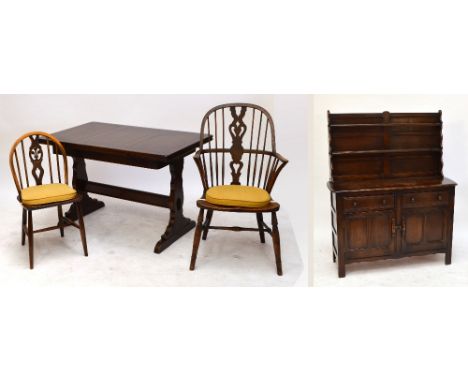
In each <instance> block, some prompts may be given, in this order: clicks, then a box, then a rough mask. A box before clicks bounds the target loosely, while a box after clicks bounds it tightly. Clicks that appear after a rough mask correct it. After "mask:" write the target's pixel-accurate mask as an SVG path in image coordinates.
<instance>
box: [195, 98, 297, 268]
mask: <svg viewBox="0 0 468 382" xmlns="http://www.w3.org/2000/svg"><path fill="white" fill-rule="evenodd" d="M206 134H208V135H212V136H213V139H212V141H209V142H208V144H207V146H208V147H206V146H205V145H204V143H205V142H204V141H203V137H204V136H205V135H206ZM194 160H195V162H196V164H197V167H198V170H199V172H200V176H201V180H202V183H203V195H202V198H201V199H199V200H198V201H197V206H198V207H199V209H200V211H199V214H198V220H197V225H196V228H195V235H194V240H193V252H192V258H191V262H190V270H194V269H195V262H196V260H197V252H198V247H199V245H200V239H201V238H203V240H206V239H207V236H208V232H209V230H210V229H220V230H231V231H258V232H259V235H260V242H261V243H265V232H267V233H268V234H270V235H271V237H272V240H273V248H274V253H275V259H276V270H277V274H278V275H279V276H281V275H282V274H283V270H282V264H281V248H280V235H279V230H278V219H277V216H276V213H277V211H278V210H279V208H280V205H279V203H277V202H275V201H273V200H272V199H271V196H270V194H271V191H272V189H273V186H274V184H275V181H276V179H277V177H278V175H279V173H280V172H281V170H282V169H283V168H284V166H285V165H286V164H287V163H288V161H287V159H285V158H283V157H282V156H281V155H279V154H278V153H277V152H276V145H275V129H274V124H273V119H272V117H271V115H270V114H269V113H268V111H267V110H265V109H264V108H262V107H260V106H257V105H253V104H247V103H230V104H224V105H219V106H216V107H214V108H212V109H211V110H209V111H208V112H207V113H206V114H205V116H204V118H203V120H202V124H201V132H200V146H199V149H198V151H197V152H196V153H195V156H194ZM205 210H206V217H205V216H204V215H205ZM214 211H220V212H239V213H254V214H256V220H257V228H245V227H225V226H212V225H211V220H212V218H213V213H214ZM264 213H271V223H272V227H271V228H270V227H269V226H268V225H267V224H266V223H265V222H264V221H263V214H264Z"/></svg>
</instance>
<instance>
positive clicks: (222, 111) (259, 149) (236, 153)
mask: <svg viewBox="0 0 468 382" xmlns="http://www.w3.org/2000/svg"><path fill="white" fill-rule="evenodd" d="M207 134H209V135H212V136H213V139H212V140H211V141H210V142H208V143H207V144H204V143H203V137H204V136H205V135H207ZM199 153H200V157H201V162H202V166H203V170H204V177H205V179H204V182H203V183H204V187H205V189H206V188H207V187H213V186H220V185H224V184H234V185H246V186H254V187H260V188H265V189H267V188H268V184H269V178H270V175H272V173H273V172H274V171H275V169H276V167H277V166H278V163H277V158H276V155H275V154H276V145H275V128H274V123H273V118H272V117H271V115H270V113H269V112H268V111H267V110H265V109H264V108H263V107H260V106H258V105H253V104H249V103H229V104H224V105H219V106H216V107H214V108H212V109H211V110H209V111H208V112H207V113H206V114H205V116H204V118H203V120H202V124H201V134H200V150H199Z"/></svg>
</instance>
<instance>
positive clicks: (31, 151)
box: [10, 131, 68, 196]
mask: <svg viewBox="0 0 468 382" xmlns="http://www.w3.org/2000/svg"><path fill="white" fill-rule="evenodd" d="M59 155H61V156H62V165H61V164H60V159H59ZM45 157H47V159H46V160H45V161H44V158H45ZM54 157H55V158H54ZM44 162H45V163H44ZM43 164H44V167H43ZM10 169H11V174H12V175H13V180H14V181H15V185H16V189H17V190H18V194H19V195H20V196H21V190H22V189H23V188H27V187H30V186H34V185H37V186H39V185H42V184H43V183H44V182H46V183H47V179H49V180H50V182H49V183H65V184H68V166H67V154H66V152H65V149H64V147H63V146H62V144H61V143H60V142H59V141H58V140H57V138H55V137H53V136H52V135H50V134H48V133H44V132H41V131H33V132H30V133H26V134H24V135H22V136H21V137H19V138H18V139H17V140H16V141H15V143H14V144H13V146H12V147H11V150H10ZM30 175H31V177H30ZM47 175H48V176H47ZM33 181H35V184H34V183H33Z"/></svg>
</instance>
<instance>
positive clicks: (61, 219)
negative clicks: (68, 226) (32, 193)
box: [57, 206, 65, 237]
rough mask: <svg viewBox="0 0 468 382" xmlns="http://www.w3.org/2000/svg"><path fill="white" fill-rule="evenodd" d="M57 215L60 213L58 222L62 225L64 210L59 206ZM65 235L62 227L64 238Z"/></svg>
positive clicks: (61, 231)
mask: <svg viewBox="0 0 468 382" xmlns="http://www.w3.org/2000/svg"><path fill="white" fill-rule="evenodd" d="M57 213H58V222H59V224H62V222H63V210H62V206H57ZM64 234H65V232H64V229H63V227H60V236H61V237H63V236H64Z"/></svg>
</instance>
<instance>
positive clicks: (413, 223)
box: [405, 212, 425, 245]
mask: <svg viewBox="0 0 468 382" xmlns="http://www.w3.org/2000/svg"><path fill="white" fill-rule="evenodd" d="M424 219H425V217H424V214H423V213H421V214H419V213H416V212H414V213H413V214H410V215H408V216H407V217H406V234H405V239H406V242H407V243H408V244H411V245H416V244H420V243H422V242H423V240H424Z"/></svg>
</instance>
